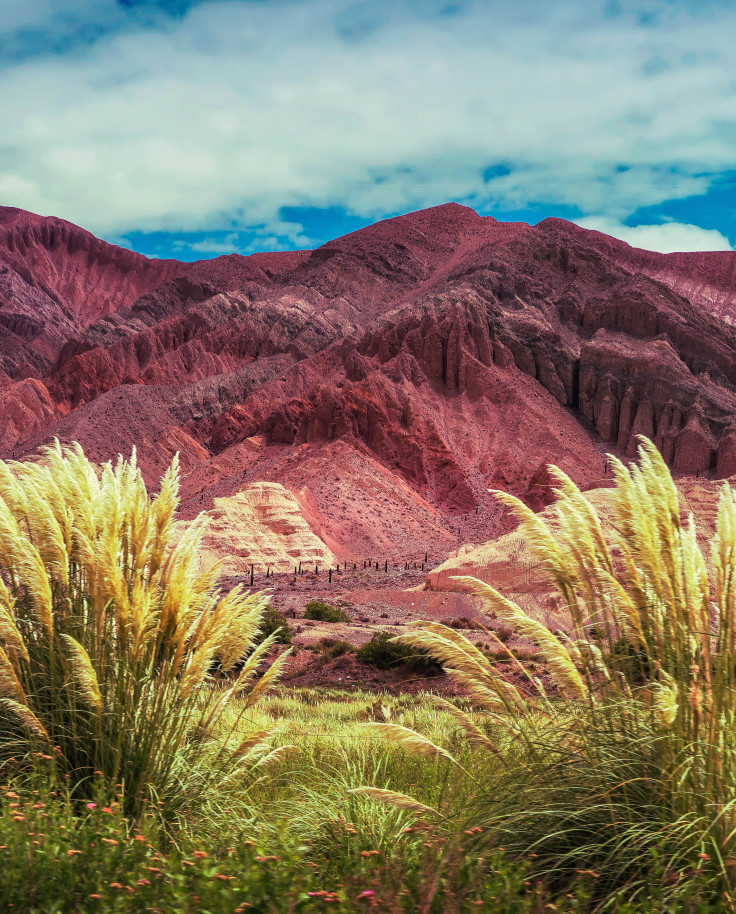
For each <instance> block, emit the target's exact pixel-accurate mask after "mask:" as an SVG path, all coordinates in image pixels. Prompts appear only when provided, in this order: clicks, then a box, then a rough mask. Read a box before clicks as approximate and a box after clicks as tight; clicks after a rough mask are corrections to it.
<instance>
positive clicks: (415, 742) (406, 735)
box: [363, 723, 459, 765]
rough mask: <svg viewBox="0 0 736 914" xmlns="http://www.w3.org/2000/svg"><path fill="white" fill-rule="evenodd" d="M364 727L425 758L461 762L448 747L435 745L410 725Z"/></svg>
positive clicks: (365, 725) (373, 725)
mask: <svg viewBox="0 0 736 914" xmlns="http://www.w3.org/2000/svg"><path fill="white" fill-rule="evenodd" d="M363 728H364V729H365V730H370V731H371V732H373V733H378V734H379V735H380V736H382V737H383V738H384V739H387V740H390V741H391V742H392V743H396V744H397V745H399V746H403V747H404V749H408V750H409V751H410V752H415V753H416V754H417V755H423V756H424V757H425V758H435V759H439V758H442V759H445V760H446V761H448V762H452V764H453V765H458V764H459V763H458V761H457V759H455V758H454V757H453V756H452V755H451V754H450V753H449V752H448V751H447V749H443V748H442V747H441V746H437V745H435V743H433V742H432V741H431V740H428V739H427V738H426V737H425V736H422V734H421V733H417V732H416V731H415V730H410V729H409V728H408V727H402V726H401V725H400V724H381V723H368V724H364V725H363Z"/></svg>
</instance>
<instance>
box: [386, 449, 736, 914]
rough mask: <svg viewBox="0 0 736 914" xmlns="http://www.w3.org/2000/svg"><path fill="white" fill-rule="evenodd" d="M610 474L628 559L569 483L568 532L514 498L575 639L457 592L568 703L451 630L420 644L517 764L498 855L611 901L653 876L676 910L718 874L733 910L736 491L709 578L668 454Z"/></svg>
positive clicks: (489, 823) (495, 796) (501, 818)
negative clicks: (520, 642)
mask: <svg viewBox="0 0 736 914" xmlns="http://www.w3.org/2000/svg"><path fill="white" fill-rule="evenodd" d="M609 459H610V460H611V462H612V464H613V467H614V474H615V482H616V485H615V488H614V489H613V490H612V492H611V503H612V506H613V515H614V516H613V525H612V532H611V536H612V538H613V547H611V546H609V544H608V542H607V541H606V538H605V537H604V534H603V527H602V524H601V521H600V518H599V517H598V514H597V512H596V510H595V509H594V507H593V506H592V505H591V503H590V502H588V501H587V500H586V498H585V497H584V495H583V494H582V493H581V492H580V490H579V489H578V488H577V486H575V485H574V483H573V482H572V481H571V480H570V479H569V478H568V477H567V476H565V474H564V473H562V472H561V471H560V470H558V469H555V468H552V469H551V472H552V474H553V476H554V478H555V480H556V481H557V483H558V486H559V488H558V490H557V491H558V496H559V497H558V501H557V504H556V514H557V517H556V522H555V523H554V524H553V525H550V524H548V523H547V522H546V521H545V520H544V519H543V518H541V517H539V516H537V515H535V514H534V513H533V512H532V511H531V510H530V509H529V508H527V507H526V506H525V505H524V504H523V503H522V502H520V501H519V500H517V499H515V498H514V497H512V496H510V495H508V494H505V493H498V497H499V499H500V500H501V501H502V502H503V503H504V504H505V505H507V506H508V507H510V508H511V510H512V511H513V512H514V513H515V515H516V516H517V518H518V519H519V521H520V528H519V529H520V531H521V533H522V534H523V535H524V536H525V537H526V541H527V543H528V545H529V548H530V549H531V551H532V552H533V553H535V554H536V555H537V557H538V558H539V560H540V561H541V562H543V563H544V566H545V567H546V569H547V571H548V573H549V575H550V577H551V579H552V580H553V581H554V583H555V585H556V587H557V588H558V590H559V592H560V594H561V595H562V597H563V599H564V601H565V603H566V605H567V608H568V610H569V615H570V620H571V627H572V633H571V636H567V635H564V634H560V635H555V634H553V633H552V632H551V631H550V630H549V629H548V628H547V627H546V626H544V625H543V624H542V623H540V622H538V621H536V620H535V619H533V618H531V617H530V616H528V615H527V614H526V613H525V612H524V610H522V609H521V608H520V607H519V606H517V605H516V604H515V603H512V602H511V601H509V600H507V599H506V598H504V597H503V596H502V595H501V594H500V593H499V592H498V591H496V590H495V589H494V588H493V587H490V586H489V585H487V584H484V583H483V582H481V581H478V580H476V579H474V578H469V577H459V578H456V580H457V582H458V584H459V585H461V586H462V587H464V588H466V589H469V590H470V591H472V592H474V593H476V594H478V595H479V596H481V597H484V598H485V600H486V601H487V604H488V608H489V610H493V611H495V612H496V613H497V614H498V616H499V617H500V618H501V619H502V621H504V622H505V623H506V624H508V625H510V626H513V628H514V629H515V631H516V632H517V633H518V634H519V636H520V637H522V638H525V639H528V640H530V641H532V642H534V643H535V644H536V645H537V648H538V649H539V651H540V653H541V654H542V656H543V659H544V663H545V666H546V670H547V672H548V674H549V677H550V679H551V680H552V682H553V684H554V687H555V690H556V693H555V694H547V693H546V692H545V690H544V689H543V687H542V684H541V682H540V681H539V680H536V679H535V678H534V677H532V676H531V675H529V677H528V681H527V685H528V687H529V688H528V691H529V692H532V690H533V692H535V693H536V694H530V695H527V694H524V693H523V692H522V691H521V690H520V689H519V688H517V687H516V685H515V684H514V683H513V682H512V681H511V680H510V679H509V680H506V679H504V678H502V670H503V672H505V673H507V674H510V673H514V672H515V673H517V675H518V671H519V668H518V666H517V667H516V669H514V668H513V667H512V668H509V667H504V668H501V667H497V668H495V669H494V668H493V667H492V666H491V664H490V663H489V660H488V658H487V657H486V656H485V655H484V654H483V653H482V652H481V651H479V650H478V649H477V648H476V647H474V646H473V645H472V644H471V643H470V642H469V641H468V640H467V639H466V638H465V637H464V636H463V635H461V634H460V633H458V632H455V631H453V630H452V629H450V628H445V627H444V626H442V625H439V624H437V623H426V622H425V623H417V627H416V628H415V629H414V631H413V632H411V633H409V634H406V635H404V636H402V641H403V642H404V643H405V644H406V645H407V646H409V647H413V648H422V649H425V650H427V651H429V652H431V654H432V655H433V656H434V657H436V658H437V659H438V660H440V661H441V662H442V663H443V664H444V665H445V667H446V669H447V672H448V674H449V675H450V676H452V677H453V678H454V679H455V680H456V681H457V682H458V683H459V684H460V685H462V687H463V689H464V691H465V693H466V694H467V695H468V696H470V697H471V698H472V699H473V702H474V704H475V706H476V707H478V708H481V709H484V710H487V711H489V712H490V713H491V720H490V724H491V726H492V727H494V728H495V729H496V730H498V729H502V730H503V737H504V741H505V743H504V745H506V744H508V742H509V741H510V744H511V747H512V748H510V749H507V750H506V753H507V754H508V755H509V756H510V758H511V759H513V761H512V763H510V764H503V765H502V766H501V768H500V769H499V775H498V778H497V779H496V781H495V782H494V783H492V784H490V785H487V787H486V789H485V790H484V791H481V792H479V794H478V800H477V801H476V804H475V806H474V807H473V810H472V815H473V820H474V822H475V823H476V824H479V825H481V826H483V828H484V832H483V834H484V835H487V836H488V838H489V840H491V841H495V842H497V843H499V844H502V845H503V846H504V847H506V848H507V849H509V850H511V851H512V852H516V853H519V854H525V853H526V854H531V859H532V860H533V869H536V870H537V872H544V873H545V874H546V875H547V876H553V877H555V878H556V879H558V880H568V881H572V880H574V879H575V873H576V872H580V871H581V870H583V871H584V870H586V869H587V870H589V869H590V868H594V869H595V871H596V873H597V874H598V878H597V879H596V880H595V883H594V885H595V895H596V898H597V899H598V900H602V899H604V898H608V899H609V900H610V899H613V898H614V897H623V896H625V897H626V898H628V899H629V900H630V901H634V903H637V904H638V903H639V902H640V901H643V900H645V898H646V894H647V891H648V890H649V887H650V886H651V885H652V879H653V878H654V881H655V882H656V883H657V884H658V885H662V886H665V887H666V888H665V890H664V891H665V895H666V893H667V892H672V893H675V892H676V891H679V888H678V886H681V884H682V883H683V881H685V882H687V880H688V879H690V878H691V876H692V874H693V873H700V874H706V873H707V874H709V878H710V880H711V886H712V888H713V894H714V895H718V894H719V893H721V894H722V895H724V897H731V898H733V892H734V889H735V888H736V873H734V872H733V869H734V867H733V866H732V863H733V860H734V858H735V857H736V802H735V801H736V728H734V726H733V722H734V720H736V491H735V490H733V489H731V488H730V487H729V486H728V485H724V487H723V489H722V492H721V496H720V501H719V505H718V513H717V518H716V525H715V533H714V535H713V538H712V540H711V543H710V547H711V556H712V574H711V576H710V577H711V579H710V580H709V574H708V569H707V565H706V562H705V558H704V556H703V554H702V552H701V550H700V547H699V545H698V540H697V536H696V530H695V525H694V522H693V520H692V518H690V520H689V522H688V523H683V522H682V521H681V518H680V507H679V501H678V492H677V488H676V487H675V485H674V483H673V481H672V478H671V476H670V473H669V470H668V468H667V466H666V464H665V463H664V461H663V460H662V457H661V456H660V454H659V452H658V451H657V449H656V448H655V447H654V445H653V444H652V443H651V442H649V441H647V440H646V439H642V445H641V447H640V450H639V465H638V466H637V465H632V466H631V467H627V466H625V465H624V464H622V463H621V462H620V461H618V460H616V458H614V457H610V458H609ZM614 557H615V558H614ZM622 639H623V640H622ZM454 716H455V718H456V720H457V721H458V723H459V724H460V725H461V726H462V727H463V728H464V729H465V731H466V733H467V735H468V738H469V739H470V741H471V742H472V743H474V744H475V745H479V746H483V747H485V748H486V749H487V750H489V751H491V752H493V754H494V756H496V757H499V756H500V757H501V758H502V759H503V758H504V755H503V754H500V753H499V749H498V744H497V742H496V741H495V740H491V739H489V738H487V737H486V736H485V734H484V733H483V732H482V730H480V729H479V727H478V726H477V725H476V723H474V721H473V720H471V719H470V717H468V715H466V714H465V713H464V712H462V711H461V710H460V709H459V708H456V709H455V715H454ZM499 723H502V728H499ZM407 732H409V733H410V734H411V735H410V737H407V736H406V734H404V733H401V734H400V733H398V732H397V733H394V734H393V736H394V738H395V739H399V741H402V740H403V741H404V742H405V743H406V744H407V745H410V744H412V742H413V741H418V742H415V743H414V744H415V745H416V747H417V748H418V749H419V751H422V752H423V753H424V754H431V753H437V754H441V753H443V752H444V750H441V749H440V748H439V747H437V746H433V744H430V743H428V741H427V740H426V739H424V738H423V737H421V736H420V735H419V734H414V733H412V732H411V731H407ZM387 735H389V734H387ZM445 757H447V753H445ZM532 851H533V853H532ZM653 872H655V873H656V877H653V876H652V873H653ZM619 892H623V896H619V895H618V893H619ZM667 909H668V910H669V909H671V910H675V908H674V907H673V908H669V907H668V908H667Z"/></svg>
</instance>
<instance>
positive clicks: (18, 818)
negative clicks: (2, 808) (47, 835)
mask: <svg viewBox="0 0 736 914" xmlns="http://www.w3.org/2000/svg"><path fill="white" fill-rule="evenodd" d="M13 820H14V821H15V822H25V821H26V817H25V816H13Z"/></svg>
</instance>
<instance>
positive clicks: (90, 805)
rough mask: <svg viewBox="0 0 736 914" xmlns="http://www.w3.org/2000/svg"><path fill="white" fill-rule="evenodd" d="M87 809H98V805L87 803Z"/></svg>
mask: <svg viewBox="0 0 736 914" xmlns="http://www.w3.org/2000/svg"><path fill="white" fill-rule="evenodd" d="M84 805H85V806H86V807H87V809H97V803H85V804H84Z"/></svg>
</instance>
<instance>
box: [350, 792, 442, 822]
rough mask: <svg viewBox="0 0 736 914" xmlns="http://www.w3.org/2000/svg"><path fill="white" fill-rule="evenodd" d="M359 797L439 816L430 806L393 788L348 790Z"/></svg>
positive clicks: (421, 814)
mask: <svg viewBox="0 0 736 914" xmlns="http://www.w3.org/2000/svg"><path fill="white" fill-rule="evenodd" d="M348 792H349V793H352V794H355V795H356V796H359V797H367V798H368V799H369V800H373V801H374V802H375V803H385V804H386V805H387V806H395V807H396V808H397V809H404V810H406V811H407V812H415V813H418V814H419V815H420V816H428V815H431V816H439V815H440V813H439V812H438V811H437V810H436V809H433V808H432V807H431V806H425V805H424V803H420V802H419V801H418V800H415V799H413V798H412V797H410V796H407V795H406V794H405V793H397V792H396V791H395V790H384V789H383V788H381V787H353V788H352V789H351V790H349V791H348Z"/></svg>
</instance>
